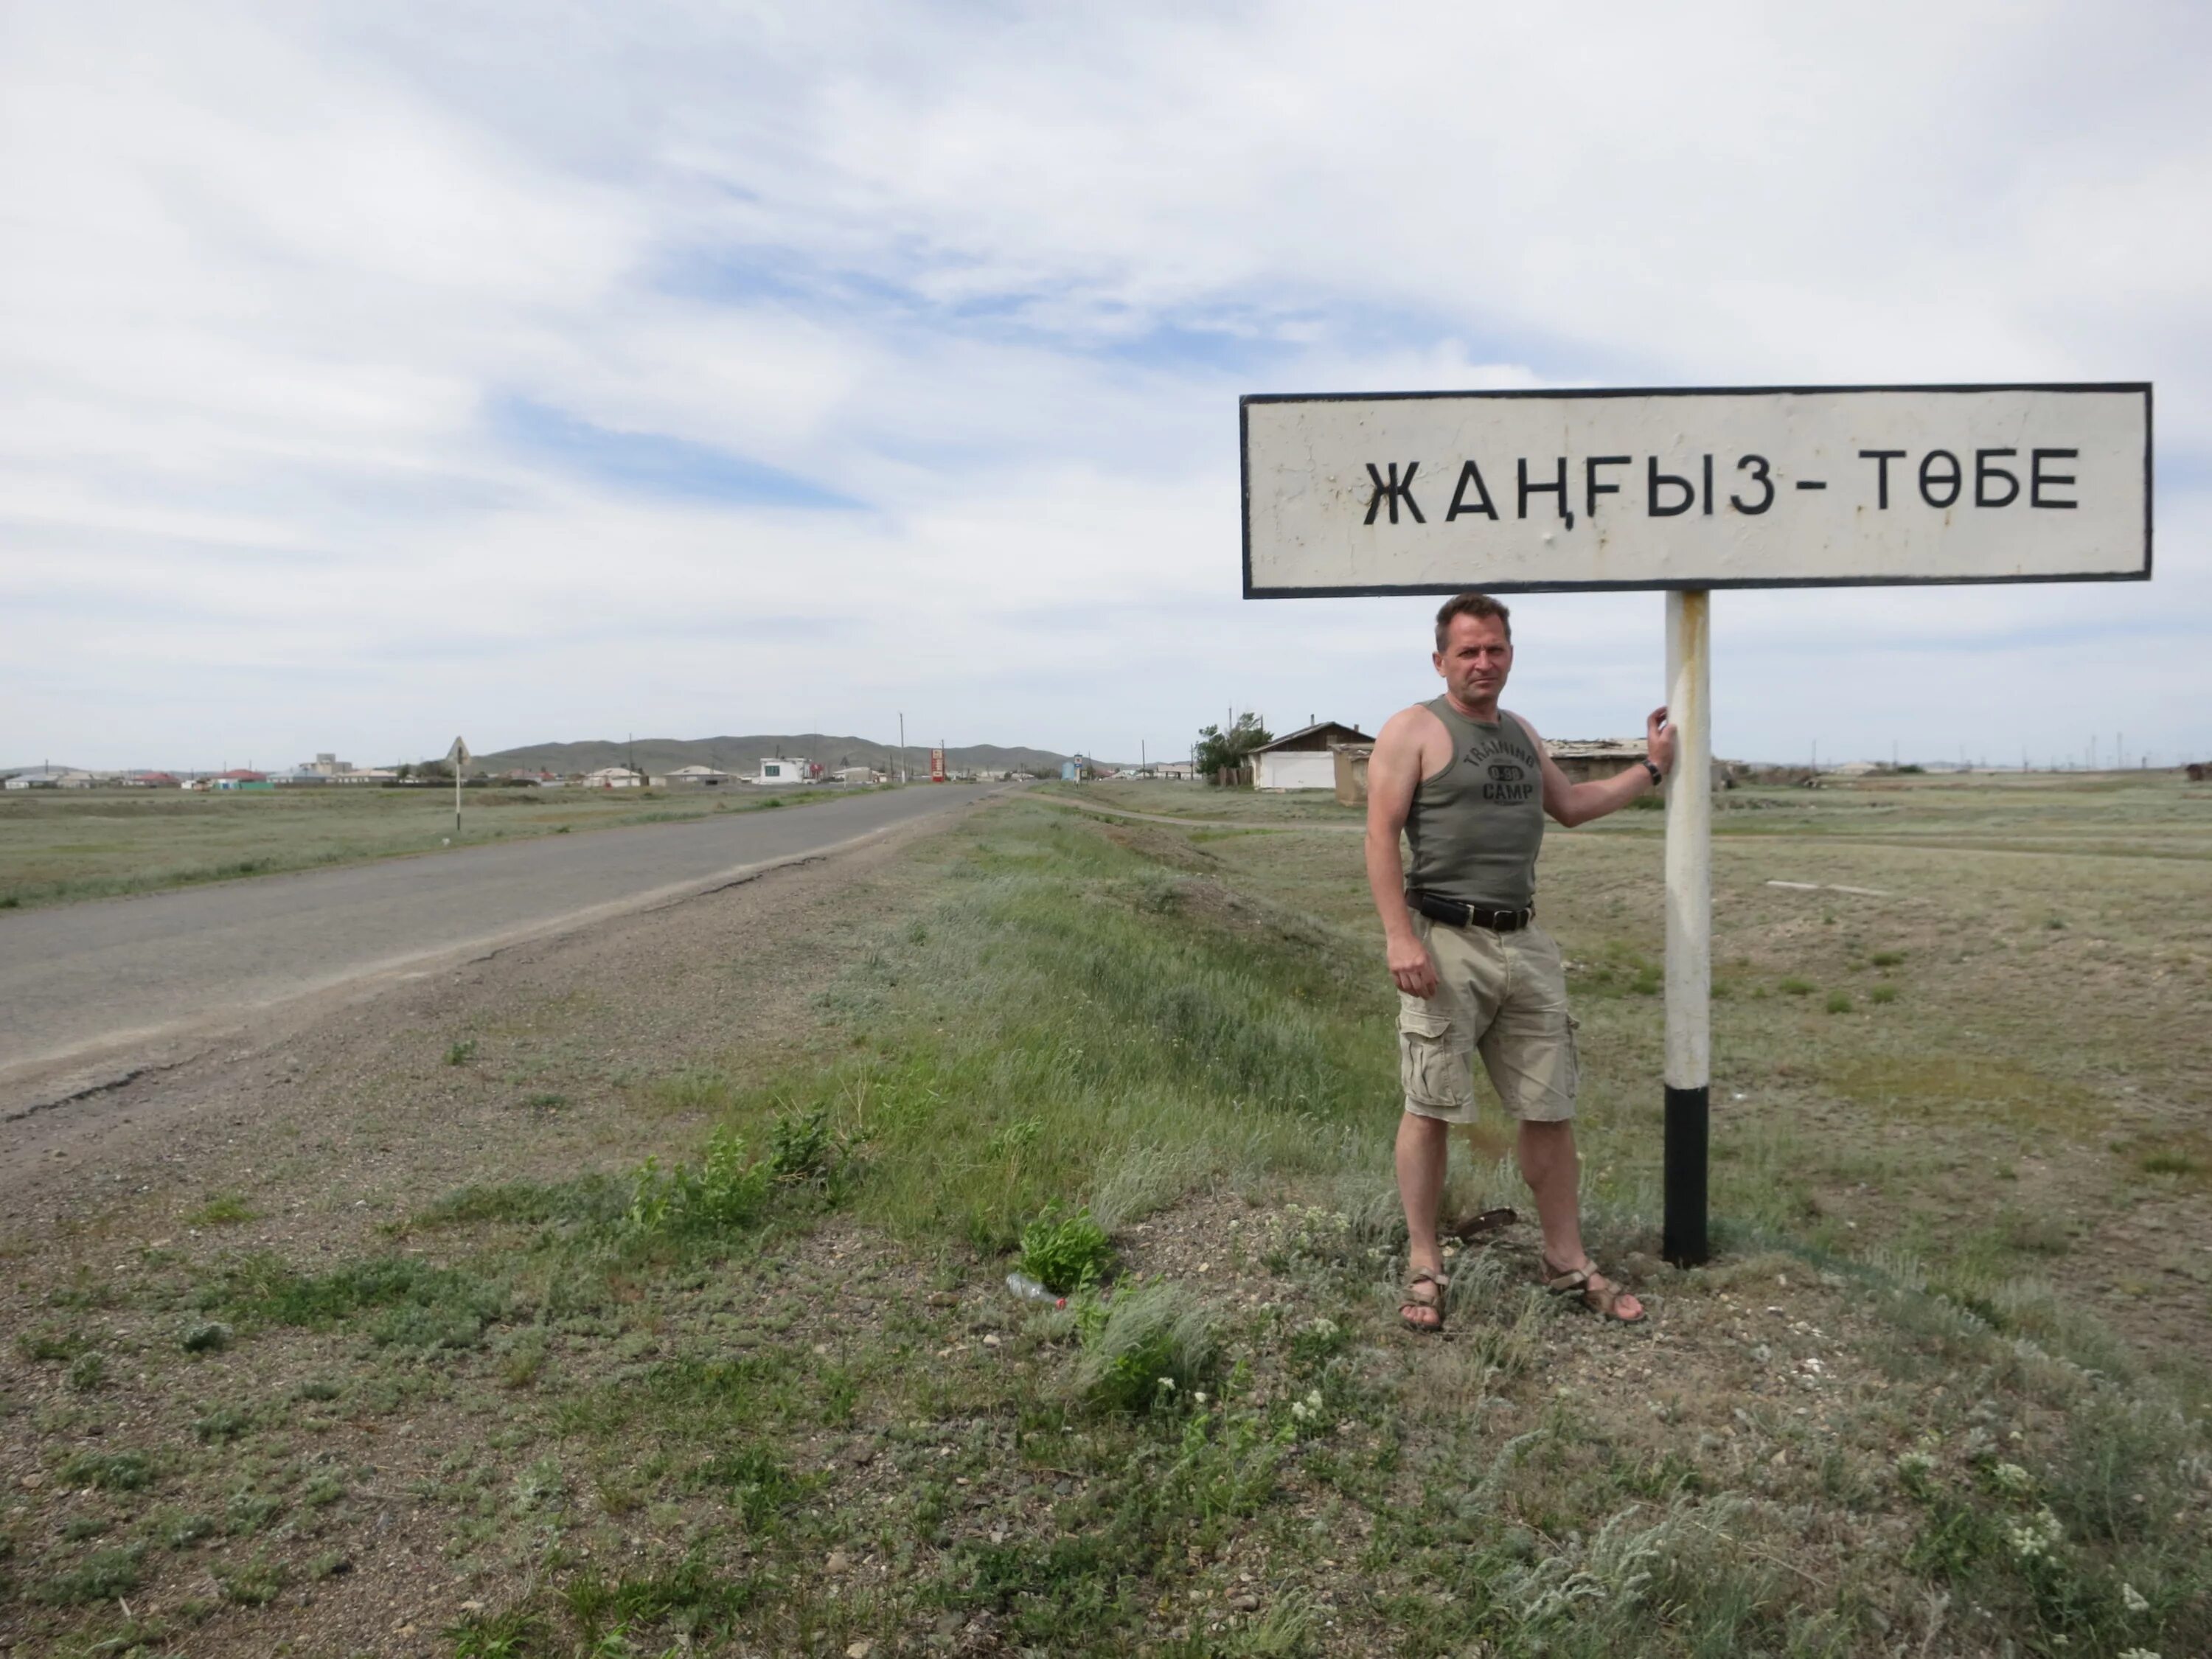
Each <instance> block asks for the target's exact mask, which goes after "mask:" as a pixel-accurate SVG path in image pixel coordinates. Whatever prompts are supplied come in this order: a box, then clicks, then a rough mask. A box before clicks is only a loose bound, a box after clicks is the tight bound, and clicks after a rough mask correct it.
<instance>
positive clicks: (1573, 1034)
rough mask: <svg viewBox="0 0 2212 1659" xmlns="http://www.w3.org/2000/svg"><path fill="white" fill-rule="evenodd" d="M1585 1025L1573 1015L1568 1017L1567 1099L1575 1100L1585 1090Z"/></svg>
mask: <svg viewBox="0 0 2212 1659" xmlns="http://www.w3.org/2000/svg"><path fill="white" fill-rule="evenodd" d="M1582 1029H1583V1023H1582V1021H1580V1020H1579V1019H1577V1018H1575V1017H1574V1015H1572V1014H1569V1015H1568V1016H1567V1098H1568V1099H1569V1100H1573V1099H1575V1098H1576V1097H1577V1096H1579V1095H1580V1094H1581V1093H1582V1088H1583V1042H1582Z"/></svg>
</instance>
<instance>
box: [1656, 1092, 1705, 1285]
mask: <svg viewBox="0 0 2212 1659" xmlns="http://www.w3.org/2000/svg"><path fill="white" fill-rule="evenodd" d="M1711 1110H1712V1091H1711V1088H1710V1087H1705V1086H1701V1087H1699V1088H1695V1089H1677V1088H1675V1087H1674V1085H1672V1084H1669V1085H1668V1087H1667V1142H1666V1162H1665V1169H1664V1174H1663V1176H1662V1184H1663V1186H1664V1189H1665V1193H1666V1202H1667V1218H1666V1221H1665V1223H1664V1224H1663V1225H1662V1228H1661V1234H1660V1251H1661V1254H1662V1255H1665V1256H1666V1258H1667V1260H1668V1261H1671V1262H1673V1263H1674V1265H1675V1266H1676V1267H1703V1266H1704V1265H1705V1262H1706V1261H1709V1260H1710V1259H1711V1256H1712V1249H1711V1245H1709V1244H1708V1243H1707V1242H1706V1239H1705V1168H1706V1165H1705V1156H1706V1146H1707V1143H1708V1141H1709V1140H1710V1139H1711Z"/></svg>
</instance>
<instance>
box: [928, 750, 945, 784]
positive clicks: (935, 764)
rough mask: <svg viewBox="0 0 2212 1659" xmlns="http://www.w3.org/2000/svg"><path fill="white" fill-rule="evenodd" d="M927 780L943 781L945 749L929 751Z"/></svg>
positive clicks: (933, 781)
mask: <svg viewBox="0 0 2212 1659" xmlns="http://www.w3.org/2000/svg"><path fill="white" fill-rule="evenodd" d="M929 781H931V782H932V783H943V782H944V781H945V751H944V750H942V749H933V750H930V751H929Z"/></svg>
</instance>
